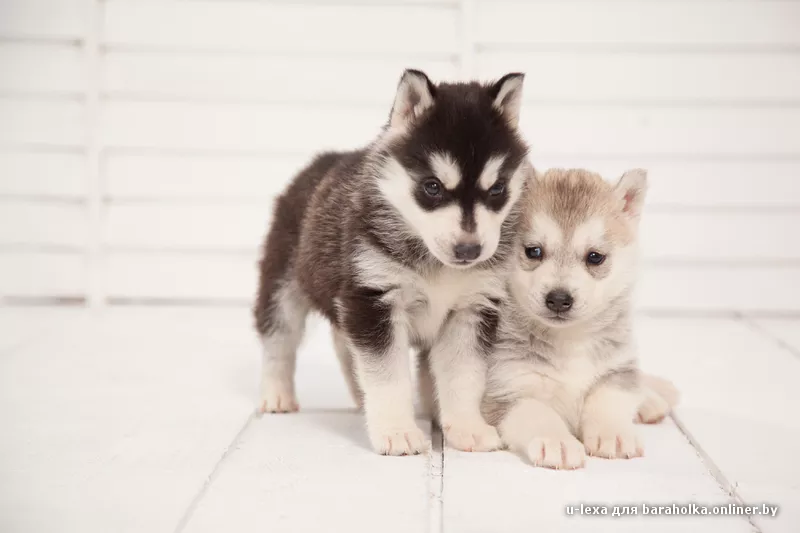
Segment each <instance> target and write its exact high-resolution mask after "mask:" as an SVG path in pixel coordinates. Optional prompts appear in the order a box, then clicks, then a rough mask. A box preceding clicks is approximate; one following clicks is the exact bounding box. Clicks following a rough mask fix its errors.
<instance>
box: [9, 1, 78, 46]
mask: <svg viewBox="0 0 800 533" xmlns="http://www.w3.org/2000/svg"><path fill="white" fill-rule="evenodd" d="M91 1H92V0H3V2H2V3H0V37H10V38H21V39H37V38H41V39H76V38H79V37H81V36H82V35H83V32H84V31H85V28H86V21H87V16H86V15H87V14H88V11H87V6H89V5H90V2H91Z"/></svg>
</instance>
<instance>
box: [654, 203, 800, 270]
mask: <svg viewBox="0 0 800 533" xmlns="http://www.w3.org/2000/svg"><path fill="white" fill-rule="evenodd" d="M798 228H800V212H798V213H794V214H784V213H775V214H771V213H752V214H750V213H748V214H742V213H702V214H688V213H674V212H672V213H669V212H667V213H661V212H659V213H647V210H646V209H645V214H644V217H643V219H642V228H641V229H642V232H641V235H640V242H641V248H642V254H643V255H644V257H645V258H647V259H651V260H657V259H691V260H695V259H699V260H708V261H722V260H731V261H746V262H755V263H757V262H759V261H769V260H777V259H795V260H796V259H800V232H798V231H797V229H798Z"/></svg>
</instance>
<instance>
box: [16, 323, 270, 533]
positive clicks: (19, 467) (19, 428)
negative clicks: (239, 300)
mask: <svg viewBox="0 0 800 533" xmlns="http://www.w3.org/2000/svg"><path fill="white" fill-rule="evenodd" d="M240 315H241V313H239V312H238V311H237V312H211V313H209V312H204V313H202V314H200V313H192V312H182V311H170V310H163V309H147V310H115V311H113V312H109V313H106V314H104V315H102V316H99V317H98V316H95V315H92V314H91V313H89V312H85V313H83V316H82V317H81V319H79V320H76V321H74V322H72V323H70V324H69V327H66V328H62V329H61V330H60V331H59V332H58V333H57V334H52V335H47V336H45V338H43V339H41V342H36V343H31V344H26V345H24V346H22V347H21V348H20V349H18V350H14V351H11V352H9V353H6V354H5V355H4V356H3V357H2V358H0V425H1V426H2V427H3V430H4V431H3V433H4V438H3V439H0V530H2V531H25V532H26V533H27V532H39V531H41V532H48V533H49V532H52V531H61V532H72V531H74V532H81V533H87V532H106V531H116V532H125V531H131V532H133V531H137V532H141V531H148V532H161V531H170V532H171V531H173V529H174V528H175V526H176V524H177V523H178V521H179V519H180V517H181V516H182V514H183V512H184V511H185V509H186V507H187V505H188V504H189V502H190V501H191V500H192V498H193V497H194V495H195V494H196V492H197V491H198V490H199V488H200V487H201V486H202V485H203V482H204V480H205V478H206V476H207V475H208V473H209V472H210V471H211V470H212V468H213V467H214V465H215V464H216V462H217V461H218V460H219V458H220V456H221V455H222V453H223V452H224V450H225V448H226V447H227V445H228V444H229V443H230V441H231V439H232V438H233V436H234V435H235V434H236V433H237V431H238V430H239V429H240V427H241V426H242V425H243V423H244V422H245V420H246V419H247V417H248V416H249V414H250V413H251V412H252V399H251V398H250V397H249V395H248V394H246V393H244V391H243V387H242V386H241V384H242V383H243V382H245V381H244V380H243V377H244V376H246V373H245V372H244V371H243V370H244V369H245V368H246V367H253V368H255V367H254V365H252V364H251V363H249V362H247V358H250V357H252V355H253V351H254V349H255V346H254V345H253V343H252V342H248V340H249V339H248V338H247V337H244V336H243V335H241V334H240V333H238V326H235V324H236V323H238V322H239V320H240V319H241V318H246V315H245V316H240ZM245 323H246V322H245ZM245 383H246V382H245ZM244 390H246V388H244Z"/></svg>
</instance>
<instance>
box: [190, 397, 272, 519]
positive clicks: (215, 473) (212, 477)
mask: <svg viewBox="0 0 800 533" xmlns="http://www.w3.org/2000/svg"><path fill="white" fill-rule="evenodd" d="M257 416H258V414H257V413H256V411H253V412H251V413H250V415H249V416H248V417H247V420H245V421H244V424H242V427H241V428H240V429H239V431H238V433H236V435H235V436H234V437H233V440H231V443H230V444H229V445H228V447H227V448H225V451H224V452H222V456H220V458H219V460H218V461H217V464H215V465H214V468H213V469H212V470H211V473H210V474H209V475H208V477H207V478H206V480H205V481H204V482H203V486H202V487H200V490H199V491H198V492H197V494H195V496H194V498H192V501H191V502H189V505H188V507H186V511H184V512H183V515H182V516H181V519H180V520H179V521H178V525H177V526H175V533H182V532H183V530H184V529H186V526H187V525H188V524H189V520H191V519H192V516H193V515H194V512H195V511H196V510H197V507H198V506H199V505H200V502H201V501H203V498H205V496H206V493H207V492H208V489H209V488H210V487H211V485H212V484H213V483H214V481H216V480H217V477H219V473H220V471H222V466H223V464H224V463H225V461H226V460H227V459H228V457H230V455H231V454H232V453H233V452H234V451H235V450H236V449H237V448H238V446H239V442H241V440H242V435H244V433H245V431H247V429H248V428H249V427H250V425H251V424H252V423H253V421H254V420H255V419H256V418H257Z"/></svg>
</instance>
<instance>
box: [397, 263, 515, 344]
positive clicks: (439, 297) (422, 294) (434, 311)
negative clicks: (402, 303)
mask: <svg viewBox="0 0 800 533" xmlns="http://www.w3.org/2000/svg"><path fill="white" fill-rule="evenodd" d="M496 278H497V276H496V275H495V274H493V273H491V272H479V271H476V272H470V271H461V270H449V271H439V272H438V273H437V274H435V275H432V276H429V277H423V276H418V277H417V279H415V280H413V281H412V283H411V284H410V285H408V286H406V287H404V288H403V291H404V292H406V293H407V294H409V295H410V296H411V298H412V299H413V300H414V301H415V303H416V304H415V305H412V306H408V307H406V312H407V313H408V324H409V329H410V331H409V333H410V334H411V336H412V338H414V339H416V340H417V341H418V342H420V343H422V344H425V345H430V344H432V343H433V341H434V340H435V339H436V337H437V336H438V334H439V332H440V331H441V329H442V326H443V325H444V323H445V321H446V320H447V317H448V315H449V314H450V313H451V312H455V311H459V310H461V309H469V308H472V307H475V306H478V305H484V306H489V305H491V303H490V302H489V300H488V298H489V297H499V296H500V294H497V291H498V290H500V289H499V288H500V284H499V282H498V281H497V279H496Z"/></svg>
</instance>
